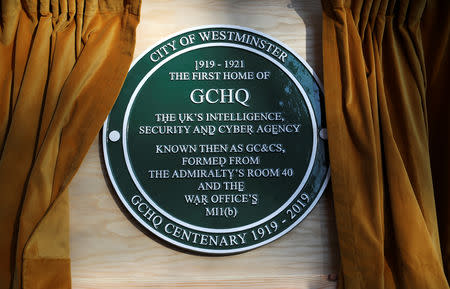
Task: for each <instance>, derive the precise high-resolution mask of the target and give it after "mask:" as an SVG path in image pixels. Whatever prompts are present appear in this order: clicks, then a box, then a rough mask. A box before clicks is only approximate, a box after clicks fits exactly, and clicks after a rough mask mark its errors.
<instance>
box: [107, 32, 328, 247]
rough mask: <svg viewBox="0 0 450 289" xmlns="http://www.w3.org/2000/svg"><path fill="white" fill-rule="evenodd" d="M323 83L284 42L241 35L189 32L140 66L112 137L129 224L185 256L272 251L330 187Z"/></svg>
mask: <svg viewBox="0 0 450 289" xmlns="http://www.w3.org/2000/svg"><path fill="white" fill-rule="evenodd" d="M322 98H323V94H322V90H321V85H320V82H319V81H318V79H317V77H316V75H315V74H314V73H313V71H312V70H311V68H310V67H309V66H308V65H307V64H306V62H305V61H304V60H303V59H301V58H300V57H299V56H298V55H296V54H295V53H294V52H293V51H292V50H290V49H289V48H287V47H286V46H285V45H284V44H282V43H280V42H279V41H277V40H275V39H273V38H271V37H269V36H267V35H265V34H263V33H260V32H257V31H254V30H251V29H248V28H242V27H236V26H224V25H216V26H204V27H198V28H194V29H190V30H188V31H183V32H180V33H178V34H176V35H174V36H171V37H169V38H168V39H165V40H163V41H161V42H160V43H158V44H157V45H156V46H154V47H152V48H150V49H148V50H147V51H146V52H145V53H144V54H143V55H141V56H140V57H139V58H138V59H137V60H136V61H135V62H134V63H133V65H132V67H131V69H130V71H129V73H128V76H127V78H126V80H125V83H124V85H123V88H122V91H121V92H120V95H119V97H118V99H117V102H116V104H115V105H114V107H113V109H112V111H111V113H110V115H109V117H108V119H107V120H106V122H105V125H104V128H103V151H104V157H105V162H106V167H107V170H108V174H109V177H110V179H111V182H112V184H113V186H114V188H115V191H116V192H117V194H118V196H119V198H120V200H121V201H122V203H123V205H124V206H125V207H126V209H127V210H128V211H129V212H130V214H131V215H132V216H133V217H134V218H135V219H136V220H137V221H139V223H141V224H142V225H143V226H144V227H145V228H146V229H148V230H149V231H150V232H152V233H153V234H155V235H157V236H158V237H160V238H162V239H164V240H166V241H168V242H170V243H172V244H174V245H176V246H179V247H182V248H185V249H189V250H193V251H198V252H203V253H212V254H229V253H236V252H242V251H246V250H249V249H253V248H256V247H259V246H262V245H264V244H267V243H269V242H271V241H273V240H275V239H277V238H279V237H280V236H282V235H284V234H285V233H287V232H288V231H290V230H291V229H292V228H293V227H294V226H296V225H297V224H298V223H299V222H300V221H301V220H303V218H304V217H305V216H306V215H307V214H308V213H309V212H310V211H311V210H312V208H313V207H314V205H315V204H316V203H317V201H318V200H319V198H320V196H321V194H322V192H323V191H324V189H325V187H326V185H327V182H328V179H329V165H328V157H327V143H326V129H325V121H324V115H323V113H322V112H321V99H322Z"/></svg>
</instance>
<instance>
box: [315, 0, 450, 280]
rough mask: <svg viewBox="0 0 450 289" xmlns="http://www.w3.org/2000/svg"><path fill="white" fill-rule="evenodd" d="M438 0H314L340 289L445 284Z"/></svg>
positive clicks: (444, 78) (445, 146)
mask: <svg viewBox="0 0 450 289" xmlns="http://www.w3.org/2000/svg"><path fill="white" fill-rule="evenodd" d="M449 3H450V1H448V0H443V1H433V0H430V1H425V0H397V1H394V0H372V1H358V0H355V1H351V0H322V5H323V11H324V13H323V57H324V86H325V106H326V117H327V127H328V140H329V150H330V162H331V170H332V187H333V198H334V205H335V214H336V223H337V231H338V239H339V247H340V255H341V276H340V278H339V288H352V289H353V288H417V289H425V288H429V289H439V288H448V283H447V279H446V276H445V271H447V273H448V258H449V251H448V250H449V246H448V245H449V221H450V218H449V205H450V203H449V193H450V191H449V178H450V172H449V171H450V170H449V164H450V158H449V150H450V143H449V133H450V129H449V123H450V118H449V115H450V113H449V111H448V110H449V109H450V101H449V98H450V94H449V89H448V85H449V84H450V82H449V80H450V76H449V75H450V73H449V72H450V71H449V68H450V65H449V59H448V54H449V42H448V40H449V33H450V22H449V21H450V15H449V13H450V6H449ZM433 183H434V184H433ZM436 204H437V206H436ZM436 208H437V209H436ZM438 226H439V229H438ZM439 231H440V234H439ZM442 256H443V257H444V261H445V265H444V264H443V257H442ZM444 268H446V269H444Z"/></svg>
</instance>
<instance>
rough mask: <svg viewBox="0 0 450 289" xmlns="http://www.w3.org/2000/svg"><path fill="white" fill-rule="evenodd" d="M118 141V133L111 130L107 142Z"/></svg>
mask: <svg viewBox="0 0 450 289" xmlns="http://www.w3.org/2000/svg"><path fill="white" fill-rule="evenodd" d="M119 139H120V133H119V132H118V131H117V130H113V131H112V132H110V133H109V140H110V141H112V142H116V141H118V140H119Z"/></svg>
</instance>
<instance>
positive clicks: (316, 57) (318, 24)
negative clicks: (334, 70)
mask: <svg viewBox="0 0 450 289" xmlns="http://www.w3.org/2000/svg"><path fill="white" fill-rule="evenodd" d="M288 8H291V9H294V10H295V12H296V13H297V14H298V16H300V18H301V19H302V20H303V23H304V24H305V29H306V35H305V39H306V54H305V55H306V58H305V60H306V62H308V64H310V65H311V66H312V68H313V70H314V71H315V72H316V74H317V76H318V77H319V79H320V80H321V81H322V80H323V73H322V63H323V62H322V6H321V3H320V1H308V2H306V1H300V0H291V3H290V4H288ZM299 34H300V32H299Z"/></svg>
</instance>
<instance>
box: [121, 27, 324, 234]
mask: <svg viewBox="0 0 450 289" xmlns="http://www.w3.org/2000/svg"><path fill="white" fill-rule="evenodd" d="M180 34H182V33H180ZM256 34H259V33H256ZM214 46H221V47H223V46H225V47H234V48H239V49H243V50H247V51H250V52H253V53H255V54H257V55H259V56H262V57H264V58H266V59H267V60H269V61H270V62H272V63H273V64H275V65H276V66H277V67H278V68H279V69H281V70H282V71H283V72H284V73H285V74H286V75H288V76H289V78H290V79H291V81H293V82H294V84H295V86H296V87H297V88H298V90H299V91H300V93H301V94H302V97H303V99H304V100H305V103H306V106H307V107H308V111H309V115H310V119H311V123H312V130H313V147H312V151H311V157H310V161H309V165H308V168H307V170H306V173H305V175H304V176H303V179H302V181H301V182H300V185H299V186H298V187H297V189H296V190H295V192H294V193H293V194H292V195H291V197H290V198H289V199H288V200H287V201H286V202H285V203H284V204H283V205H282V206H280V207H279V208H278V209H277V210H276V211H275V212H273V213H271V214H270V215H268V216H266V217H264V218H263V219H260V220H258V221H256V222H253V223H251V224H248V225H244V226H241V227H234V228H227V229H212V228H207V227H199V226H196V225H192V224H189V223H186V222H184V221H182V220H180V219H178V218H176V217H174V216H172V215H171V214H169V213H168V212H166V211H165V210H163V209H162V208H160V207H159V206H158V205H157V204H156V203H155V202H154V201H153V200H152V199H151V198H150V197H149V196H148V193H147V192H146V191H145V190H144V188H142V186H141V184H140V182H139V180H138V179H137V177H136V175H135V174H134V170H133V167H132V165H131V161H130V159H129V156H128V144H127V139H128V137H127V136H128V120H129V117H130V111H131V108H132V107H133V104H134V101H135V99H136V97H137V95H138V93H139V91H140V90H141V88H142V87H143V86H144V84H145V82H146V81H147V80H148V79H149V78H150V76H151V75H152V74H153V73H154V72H155V71H156V70H157V69H159V68H160V67H161V66H163V65H164V64H165V63H167V62H168V61H170V60H172V59H173V58H175V57H177V56H179V55H181V54H184V53H186V52H189V51H192V50H197V49H200V48H205V47H214ZM281 46H283V47H284V45H281ZM288 50H289V49H288ZM317 143H318V141H317V122H316V119H315V113H314V109H313V108H312V105H311V102H310V100H309V98H308V96H307V95H306V92H305V91H304V89H303V87H302V86H301V84H300V83H299V82H298V80H297V79H296V78H295V77H294V75H292V73H291V72H290V71H289V70H287V69H286V67H284V66H282V65H281V64H279V63H278V62H277V61H274V60H273V59H272V58H270V57H269V56H267V55H266V54H264V53H262V52H260V51H258V50H256V49H254V48H251V47H247V46H243V45H239V44H232V43H227V42H214V43H206V44H199V45H194V46H191V47H188V48H185V49H182V50H180V51H178V52H176V53H174V54H172V55H170V56H169V57H167V58H165V59H164V60H162V61H161V62H160V63H158V64H157V65H155V67H153V68H152V69H151V70H150V71H149V72H148V73H147V74H146V75H145V76H144V78H142V80H141V81H140V82H139V84H138V86H137V87H136V89H135V90H134V92H133V94H132V96H131V98H130V100H129V102H128V105H127V109H126V111H125V115H124V121H123V127H122V145H123V154H124V158H125V163H126V165H127V169H128V172H129V173H130V176H131V179H132V180H133V183H134V184H135V185H136V187H137V189H138V190H139V192H140V193H141V194H142V196H144V198H145V199H146V200H147V201H148V202H149V203H150V204H151V205H152V206H153V207H154V208H155V209H157V210H158V211H159V212H161V213H162V214H163V215H164V216H165V217H166V218H168V219H170V220H172V221H173V222H176V223H178V224H180V225H183V226H185V227H187V228H190V229H193V230H197V231H202V232H208V233H233V232H238V231H243V230H247V229H250V228H253V227H255V226H258V225H260V224H262V223H264V222H266V221H268V220H270V219H272V218H273V217H275V216H276V215H278V214H279V213H280V212H282V211H283V210H284V209H286V208H287V206H288V205H289V204H290V203H291V202H292V201H293V200H295V198H296V197H297V196H298V195H299V194H300V192H301V190H302V189H303V187H304V186H305V184H306V182H307V180H308V179H309V176H310V175H311V171H312V168H313V166H314V161H315V158H316V152H317Z"/></svg>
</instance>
